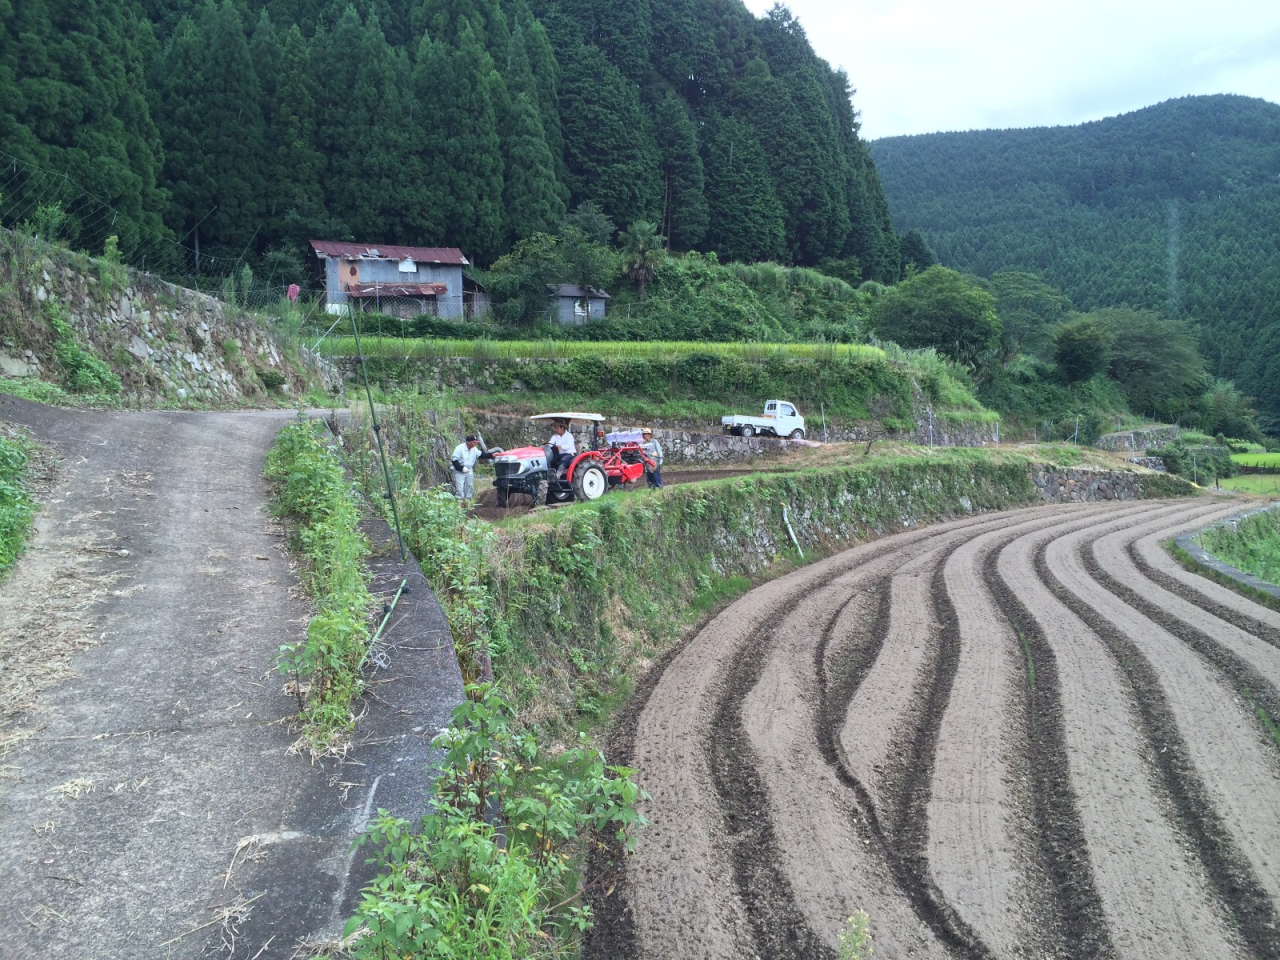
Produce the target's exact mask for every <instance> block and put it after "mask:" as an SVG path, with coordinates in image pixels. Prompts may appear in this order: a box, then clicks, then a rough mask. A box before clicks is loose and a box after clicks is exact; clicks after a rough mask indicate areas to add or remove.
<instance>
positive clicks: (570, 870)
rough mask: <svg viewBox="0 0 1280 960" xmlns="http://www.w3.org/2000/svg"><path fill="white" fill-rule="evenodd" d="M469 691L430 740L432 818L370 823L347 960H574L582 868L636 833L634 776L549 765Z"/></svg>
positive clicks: (584, 757) (489, 696)
mask: <svg viewBox="0 0 1280 960" xmlns="http://www.w3.org/2000/svg"><path fill="white" fill-rule="evenodd" d="M467 692H468V697H469V699H468V700H466V701H465V702H464V703H462V704H461V705H460V706H459V707H457V709H455V710H454V712H453V720H452V723H451V725H450V726H449V728H448V729H447V730H445V731H443V732H442V733H441V734H440V735H439V736H438V737H436V738H435V740H434V741H432V746H433V747H435V748H436V749H438V750H441V751H443V753H444V760H443V763H442V767H441V772H440V776H439V777H438V778H437V779H436V781H435V784H434V786H433V788H432V789H433V797H432V799H431V802H430V808H429V812H428V813H427V814H426V816H424V817H423V818H422V820H421V821H420V822H419V823H417V824H413V823H411V822H409V821H408V820H405V819H402V818H398V817H392V816H390V815H388V814H387V813H386V812H385V811H379V817H378V819H377V821H375V823H374V824H373V825H372V826H371V827H370V829H369V831H368V833H366V834H365V836H364V837H363V838H362V840H363V842H364V843H366V844H369V845H372V846H373V848H374V850H375V856H374V858H373V859H372V860H371V861H370V862H372V863H376V864H378V867H379V872H378V876H377V877H376V878H375V879H374V881H373V882H372V883H370V884H369V885H368V886H367V887H365V888H364V890H363V894H364V898H363V900H362V901H361V903H360V905H359V906H358V907H357V910H356V915H355V916H354V917H352V919H351V920H350V921H349V922H348V924H347V928H346V934H347V935H348V936H350V935H352V934H354V933H356V932H357V931H361V932H362V933H363V934H364V935H363V936H361V937H360V938H359V939H358V940H357V941H356V946H355V950H354V955H355V956H356V957H360V958H368V960H385V958H387V957H410V956H412V957H458V958H480V957H493V958H499V957H501V958H503V960H507V958H510V960H519V958H524V957H545V958H556V957H574V956H577V949H578V947H579V946H580V944H579V940H580V938H581V935H582V933H583V931H585V930H587V929H588V928H589V927H590V926H591V910H590V907H589V906H587V905H586V904H584V903H582V902H580V897H579V894H580V893H581V887H580V883H579V872H580V869H581V866H582V864H583V862H584V860H585V858H586V855H587V854H588V853H590V852H591V851H592V850H593V849H599V848H603V847H604V846H605V845H606V844H612V843H614V842H620V843H621V844H622V845H623V846H624V847H625V848H628V849H630V847H631V846H632V844H633V842H634V832H635V830H636V829H637V828H639V827H641V826H643V825H644V819H643V818H642V817H641V816H640V814H639V813H638V812H637V810H636V806H637V803H638V802H639V800H640V799H641V794H640V790H639V788H638V787H636V785H635V784H634V783H633V782H632V780H631V775H632V771H630V770H627V769H626V768H623V767H610V766H607V765H606V763H605V759H604V757H603V755H602V754H600V753H599V752H598V751H596V750H593V749H591V748H589V747H587V746H586V745H585V744H584V743H582V742H581V741H579V743H578V745H577V746H575V747H573V748H571V749H569V750H567V751H564V752H563V753H560V754H559V755H555V756H553V755H550V754H549V753H548V752H547V751H545V750H544V749H543V748H542V747H541V746H540V745H539V744H538V742H537V740H536V739H535V738H534V737H533V736H532V735H531V734H529V733H528V732H525V731H519V730H517V728H516V726H515V724H514V721H513V711H512V709H511V707H510V705H509V704H508V703H507V702H506V701H505V700H504V699H503V698H502V697H501V696H499V695H498V694H497V693H496V692H495V691H494V690H493V688H492V687H491V686H489V685H487V684H484V685H479V686H472V687H469V688H468V691H467ZM495 810H496V811H500V816H501V820H502V827H503V835H502V836H501V837H500V836H499V835H498V828H497V826H496V825H495V824H494V822H493V819H494V818H493V813H494V811H495Z"/></svg>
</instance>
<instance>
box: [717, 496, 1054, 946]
mask: <svg viewBox="0 0 1280 960" xmlns="http://www.w3.org/2000/svg"><path fill="white" fill-rule="evenodd" d="M1026 515H1027V516H1040V517H1041V518H1043V511H1031V512H1028V513H1027V514H1026ZM1007 522H1008V518H1007V517H1001V518H997V519H994V520H993V519H990V518H974V519H972V520H968V521H965V522H963V523H961V524H957V525H950V526H948V527H947V528H939V529H938V530H936V531H933V532H931V533H930V534H929V535H927V536H925V537H922V538H918V539H919V540H923V541H924V542H923V543H916V544H913V545H910V546H906V547H902V548H900V549H891V550H888V551H882V552H879V553H875V554H868V555H867V556H865V557H864V562H862V563H861V564H859V565H857V566H855V567H853V568H852V569H850V570H848V571H847V572H845V573H843V574H841V575H839V576H838V577H836V578H834V579H832V580H830V581H829V582H828V583H827V584H825V585H824V586H822V587H821V588H818V589H815V590H813V591H811V592H809V593H807V594H806V595H805V597H804V599H803V602H802V603H799V604H797V605H795V606H794V608H793V609H792V611H791V613H789V614H788V615H787V616H786V617H785V618H783V619H781V620H780V621H779V622H777V623H776V625H774V626H772V627H771V628H770V630H769V636H768V638H767V639H766V640H764V641H763V642H765V643H767V644H768V648H767V652H764V653H763V654H762V655H761V656H760V657H759V659H757V658H755V657H753V656H747V657H744V658H743V662H742V664H741V665H740V666H739V668H737V670H736V671H735V672H736V674H737V676H736V677H735V680H734V682H732V683H730V684H729V688H730V690H731V691H732V692H731V693H730V696H729V698H728V699H727V700H726V702H725V703H726V706H725V708H724V709H722V712H721V714H720V715H719V716H718V718H717V724H716V730H717V733H716V736H715V738H714V740H713V752H714V753H715V754H716V755H717V756H718V757H720V758H721V760H720V762H719V763H717V764H716V769H717V770H718V771H720V774H719V775H718V776H717V789H718V790H719V791H720V793H721V795H722V799H723V800H724V803H725V808H726V809H727V810H728V811H730V813H729V815H730V817H731V818H732V817H734V816H735V811H741V814H740V816H741V818H743V819H750V820H751V821H752V822H753V823H754V824H755V827H754V829H756V830H764V829H767V831H768V840H769V844H768V846H769V847H770V849H769V850H768V851H765V850H763V849H762V845H761V844H759V843H756V842H755V838H754V837H753V838H752V842H751V843H750V844H749V845H743V844H739V845H738V849H739V850H740V851H741V854H740V856H738V858H737V859H738V863H739V872H738V879H739V887H740V889H741V891H742V895H743V897H744V899H745V900H746V901H748V903H749V904H750V905H752V906H755V905H758V904H760V903H761V901H762V900H764V899H771V897H770V891H776V890H778V889H780V888H782V887H785V888H786V890H787V891H788V893H789V898H788V904H789V905H790V906H794V908H795V909H796V910H798V911H799V913H800V914H802V915H803V917H804V918H805V923H804V924H803V929H804V931H805V933H804V934H801V933H800V932H799V930H800V925H799V924H797V923H796V922H794V921H788V920H787V918H782V920H783V922H781V923H779V918H778V917H769V911H768V910H756V909H751V910H749V913H750V914H751V915H752V916H753V918H755V917H760V918H765V917H769V919H768V920H767V921H766V922H756V921H755V920H754V919H753V925H754V926H755V928H756V946H757V949H758V950H760V952H762V953H763V954H764V955H766V956H770V957H772V956H811V955H814V956H816V955H820V952H821V951H822V949H823V948H826V949H834V947H835V946H836V945H837V942H838V935H839V932H840V930H841V928H842V926H843V921H844V919H845V918H847V917H848V916H850V915H851V914H852V913H853V912H854V911H855V910H857V909H864V910H868V912H869V913H870V914H871V915H872V916H874V917H875V918H876V920H875V927H876V931H877V937H878V943H879V944H880V945H881V949H882V951H883V952H885V953H888V954H889V955H892V953H893V952H897V951H902V952H903V953H904V954H906V955H916V956H920V955H923V956H944V955H945V953H943V952H940V951H941V947H939V945H938V944H937V943H935V941H934V939H933V937H932V935H931V933H930V927H932V928H934V929H935V931H936V930H937V929H938V925H937V924H930V923H922V922H921V920H920V919H918V917H917V916H913V914H912V903H913V901H912V898H910V897H906V898H904V897H903V896H902V893H901V892H900V891H899V890H897V889H896V888H895V885H894V882H893V876H892V871H891V869H890V868H889V867H888V865H887V864H886V863H885V858H884V856H883V852H882V849H881V848H880V845H879V844H878V843H877V837H876V834H875V831H874V828H873V826H872V825H871V824H870V823H868V821H867V818H866V816H865V814H866V809H865V805H861V804H860V803H859V797H858V796H857V795H856V793H855V794H854V795H853V796H850V795H848V794H847V793H846V792H845V791H843V790H841V782H840V779H839V776H838V773H837V771H836V770H834V769H833V768H832V767H831V766H830V764H829V762H828V758H827V751H826V750H824V749H823V747H822V745H821V744H820V743H819V740H820V738H818V737H815V730H821V729H822V728H823V723H822V720H821V718H822V715H823V711H822V701H823V697H822V692H823V684H822V682H821V676H822V667H821V664H822V661H823V654H824V651H825V650H826V649H827V648H828V647H829V646H830V641H831V638H832V637H833V636H836V635H838V636H840V637H841V639H842V641H844V645H845V646H846V647H849V649H847V650H846V651H845V652H846V655H847V660H848V662H850V663H856V662H857V661H858V660H859V658H860V655H865V656H866V657H868V658H874V656H875V654H876V646H875V638H874V637H864V638H863V639H864V640H869V641H870V642H869V643H864V644H862V645H861V649H858V648H857V645H853V646H851V645H850V644H849V643H848V641H849V639H850V638H851V637H852V636H853V635H854V634H856V633H857V632H858V631H857V630H856V629H855V626H856V624H857V623H858V621H859V620H860V619H861V618H862V617H864V616H865V615H866V613H867V612H869V611H873V610H875V609H876V608H877V607H878V606H879V599H878V597H879V593H880V591H881V589H882V585H883V583H884V580H885V579H886V578H887V577H888V576H889V574H890V573H891V572H892V571H893V570H894V569H895V568H897V567H899V566H901V564H902V562H903V560H902V558H903V557H904V556H906V555H908V554H909V553H915V552H917V551H919V550H925V551H926V553H927V554H929V555H931V554H934V553H937V552H938V551H939V550H940V549H944V548H945V547H949V546H951V545H953V544H956V543H959V542H962V541H963V540H965V539H966V538H968V537H969V536H971V535H972V531H973V530H976V529H985V528H987V527H989V526H992V525H999V524H1003V523H1007ZM1041 522H1043V519H1041ZM939 543H941V544H943V545H944V546H943V547H939V546H936V544H939ZM815 666H816V667H817V669H815ZM855 671H856V668H855ZM739 731H741V733H745V735H746V741H747V742H746V744H745V746H744V743H743V738H742V736H740V735H739ZM797 783H804V784H806V785H807V788H806V789H805V790H804V791H803V793H798V792H797V791H796V789H795V785H796V784H797ZM846 786H847V785H846ZM759 789H763V792H764V794H765V796H764V797H760V796H758V794H757V790H759ZM761 809H767V810H768V812H769V814H770V816H769V818H768V820H769V824H768V826H767V828H766V827H763V826H761V825H760V821H761V819H762V818H760V816H759V812H760V810H761ZM860 814H862V816H860ZM873 844H874V846H873ZM773 871H780V875H778V874H777V873H774V872H773ZM935 909H941V910H943V911H945V905H943V906H942V907H941V908H935ZM809 931H812V932H813V933H815V934H816V935H817V937H818V938H819V940H820V941H821V946H820V945H819V944H818V943H813V942H810V941H809V940H808V939H807V936H808V932H809ZM940 932H941V933H942V934H943V940H944V942H954V943H964V942H966V940H965V936H964V935H963V934H962V935H961V936H960V937H959V938H957V937H956V936H954V935H952V931H949V930H947V929H946V927H945V924H944V925H943V926H942V929H941V931H940Z"/></svg>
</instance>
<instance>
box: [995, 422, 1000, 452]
mask: <svg viewBox="0 0 1280 960" xmlns="http://www.w3.org/2000/svg"><path fill="white" fill-rule="evenodd" d="M996 446H997V447H998V446H1000V421H999V420H997V421H996Z"/></svg>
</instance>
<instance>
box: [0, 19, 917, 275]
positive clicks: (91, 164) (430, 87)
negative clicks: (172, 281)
mask: <svg viewBox="0 0 1280 960" xmlns="http://www.w3.org/2000/svg"><path fill="white" fill-rule="evenodd" d="M850 95H851V88H850V84H849V80H848V78H847V77H846V76H845V75H844V74H843V73H842V72H839V71H834V70H832V69H831V68H830V67H829V66H828V65H827V63H826V62H825V61H822V60H820V59H818V58H817V56H816V55H815V54H814V53H813V51H812V49H811V48H810V46H809V44H808V41H807V39H806V37H805V34H804V31H803V30H802V28H801V26H800V24H799V23H798V22H797V21H796V20H794V19H793V18H792V17H791V15H790V14H789V13H787V12H786V11H785V10H783V9H781V8H779V9H777V10H775V11H774V12H773V13H771V14H770V15H769V16H768V17H765V18H763V19H756V18H755V17H753V16H752V15H751V14H750V13H749V12H748V11H747V9H746V8H745V7H744V6H743V5H742V3H741V2H740V0H22V2H21V3H5V2H2V0H0V151H3V153H4V154H5V156H3V157H0V161H3V162H2V163H0V169H3V168H5V167H7V168H8V172H7V173H5V174H4V175H3V176H0V190H2V191H3V197H2V198H0V220H3V221H4V222H5V223H11V222H13V221H14V220H15V219H18V218H21V217H24V216H25V217H28V218H33V217H34V214H35V212H37V211H38V209H39V207H40V205H41V204H44V203H47V202H51V201H53V200H55V199H57V200H60V201H61V202H63V203H64V204H65V205H66V207H67V209H66V212H67V213H69V214H70V217H69V218H68V219H67V220H66V221H65V222H64V223H62V224H61V225H60V228H59V232H60V233H61V239H64V240H66V241H67V242H69V243H71V244H72V245H73V246H81V247H85V248H87V249H91V250H97V251H101V249H102V244H103V242H104V240H105V238H106V237H107V236H109V235H118V236H119V238H120V244H121V249H122V250H123V251H124V253H125V254H126V256H127V255H128V253H129V251H130V250H132V249H135V248H136V247H137V246H138V245H139V244H140V243H141V242H142V241H143V239H144V238H145V237H147V236H149V235H150V234H151V233H152V232H154V231H167V232H168V233H169V234H171V235H172V236H173V237H174V238H175V239H177V240H179V241H181V242H183V243H184V244H185V245H186V246H188V247H190V248H191V250H192V256H191V259H194V251H195V250H197V249H198V250H200V251H202V252H203V254H204V256H205V257H206V262H208V260H207V258H208V257H210V256H215V257H217V256H222V257H227V258H229V261H228V262H235V260H236V259H238V258H240V257H241V256H242V255H244V256H246V257H247V258H248V259H249V260H250V261H252V262H253V263H254V264H255V265H257V264H260V263H265V264H267V265H269V267H270V269H271V271H272V273H273V275H275V276H277V277H279V276H281V275H284V274H286V273H288V272H290V271H292V272H300V271H301V269H302V262H303V245H304V244H305V241H306V240H308V239H311V238H316V237H321V238H328V239H343V238H349V239H356V240H360V241H367V242H383V243H389V242H396V243H412V244H423V245H449V246H458V247H461V248H462V249H463V250H464V251H465V253H466V254H467V255H468V256H469V257H470V258H471V259H472V260H473V261H474V262H476V263H478V264H481V265H487V264H489V263H490V262H492V261H493V260H494V259H496V258H497V257H498V256H500V255H501V254H503V253H504V252H506V251H507V250H509V249H510V248H511V247H512V245H513V244H514V243H515V242H516V241H518V240H520V239H522V238H525V237H529V236H531V235H533V234H535V233H537V232H539V231H544V230H553V229H555V228H556V227H557V226H558V225H559V224H560V223H561V221H562V219H563V217H564V215H565V213H566V211H568V210H571V209H573V208H575V207H576V206H577V205H578V204H580V203H582V202H583V201H595V202H596V203H598V204H599V206H600V207H602V208H603V210H604V212H605V214H607V216H608V217H609V218H611V220H612V221H613V222H614V223H615V224H617V225H618V226H619V227H624V226H626V225H627V224H629V223H631V222H633V221H635V220H639V219H644V220H648V221H651V222H653V223H654V224H656V225H658V227H659V229H660V231H661V233H662V234H663V235H665V236H666V237H668V238H670V241H671V245H672V247H673V248H675V249H677V250H702V251H712V250H714V251H716V252H717V253H718V254H719V255H720V258H721V259H729V260H744V261H753V260H764V259H774V260H779V261H783V262H788V263H797V264H816V263H818V262H819V261H823V260H849V259H850V258H852V259H853V260H854V261H856V263H854V264H852V267H853V270H854V271H855V272H856V273H857V274H858V275H859V276H860V277H861V278H863V279H877V280H883V281H892V280H895V279H896V278H897V274H898V249H897V240H896V237H895V236H894V234H893V230H892V227H891V225H890V222H889V214H888V208H887V206H886V204H885V201H884V196H883V192H882V189H881V186H880V183H879V180H878V178H877V175H876V171H875V167H874V165H873V164H872V162H871V159H870V155H869V154H868V152H867V149H866V145H865V143H864V142H863V141H862V140H860V138H859V136H858V123H857V119H856V113H855V111H854V108H853V106H852V104H851V101H850ZM24 164H29V165H31V166H25V165H24ZM37 169H38V170H39V171H44V172H45V173H46V174H47V173H48V172H53V173H57V174H66V175H67V176H68V177H69V178H70V179H71V180H72V181H74V182H75V183H77V184H80V185H82V186H83V188H84V189H85V190H86V191H87V192H88V193H89V194H91V195H92V196H93V197H94V198H95V199H96V200H97V201H100V202H102V203H105V204H107V205H108V206H109V207H111V208H112V209H113V210H114V211H117V212H118V213H119V214H120V215H118V216H113V217H112V218H111V222H103V221H102V218H101V217H97V216H94V217H88V216H81V215H80V214H81V212H82V211H81V210H79V209H78V208H77V197H76V195H74V194H70V195H68V196H65V197H64V196H61V195H58V194H57V193H56V191H55V192H53V193H50V192H49V190H48V183H49V178H48V176H47V175H45V176H36V175H35V171H36V170H37ZM37 188H38V189H37ZM46 194H48V195H47V196H46ZM95 209H97V208H95ZM174 249H176V248H174ZM152 266H159V267H163V266H165V265H158V264H154V263H153V264H152ZM183 266H184V267H185V268H186V269H187V270H192V269H194V267H195V264H194V262H192V263H187V264H185V265H183ZM849 266H850V265H849V264H846V265H845V267H846V269H847V268H848V267H849Z"/></svg>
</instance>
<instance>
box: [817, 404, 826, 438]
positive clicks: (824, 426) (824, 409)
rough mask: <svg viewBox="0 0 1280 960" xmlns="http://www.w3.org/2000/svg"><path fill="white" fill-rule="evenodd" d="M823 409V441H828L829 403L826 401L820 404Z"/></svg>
mask: <svg viewBox="0 0 1280 960" xmlns="http://www.w3.org/2000/svg"><path fill="white" fill-rule="evenodd" d="M818 406H819V408H820V409H821V410H822V442H823V443H826V442H827V405H826V404H825V403H820V404H818Z"/></svg>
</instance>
